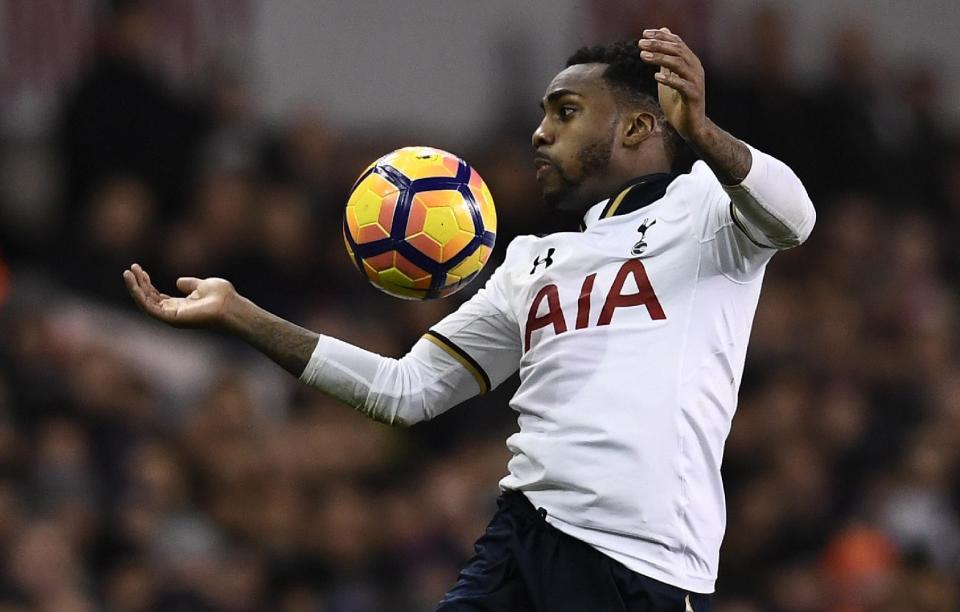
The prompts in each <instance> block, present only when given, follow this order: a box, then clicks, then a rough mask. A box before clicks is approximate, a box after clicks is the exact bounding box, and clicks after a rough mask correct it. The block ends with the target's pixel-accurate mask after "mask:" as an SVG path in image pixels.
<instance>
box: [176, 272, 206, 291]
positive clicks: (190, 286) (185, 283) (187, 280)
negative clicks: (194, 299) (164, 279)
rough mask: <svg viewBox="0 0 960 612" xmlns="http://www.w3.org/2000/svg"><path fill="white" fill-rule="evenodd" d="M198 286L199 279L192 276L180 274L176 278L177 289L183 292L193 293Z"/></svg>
mask: <svg viewBox="0 0 960 612" xmlns="http://www.w3.org/2000/svg"><path fill="white" fill-rule="evenodd" d="M199 286H200V279H199V278H194V277H192V276H181V277H180V278H178V279H177V289H179V290H180V291H182V292H183V293H187V294H189V293H193V292H194V291H196V290H197V287H199Z"/></svg>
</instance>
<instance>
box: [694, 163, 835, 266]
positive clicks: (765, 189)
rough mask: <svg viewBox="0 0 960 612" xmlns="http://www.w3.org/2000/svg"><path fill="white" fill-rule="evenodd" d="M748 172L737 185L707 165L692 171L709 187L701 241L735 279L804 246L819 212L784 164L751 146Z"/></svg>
mask: <svg viewBox="0 0 960 612" xmlns="http://www.w3.org/2000/svg"><path fill="white" fill-rule="evenodd" d="M747 146H748V147H749V148H750V153H751V156H752V162H751V166H750V172H749V173H748V174H747V177H746V178H745V179H744V180H743V181H742V182H741V183H740V184H739V185H732V186H727V185H721V184H720V182H719V181H718V180H717V179H716V177H715V176H714V175H713V172H712V171H711V170H710V168H709V167H708V166H707V165H706V164H705V163H703V162H697V163H696V164H695V165H694V170H693V172H694V173H699V174H700V175H701V176H702V177H703V178H705V179H706V180H705V184H706V185H707V188H706V194H705V197H704V200H705V202H704V205H703V206H702V208H701V209H700V210H699V211H697V212H698V214H699V215H700V224H699V225H700V239H701V241H703V242H711V243H712V246H713V249H714V252H715V254H716V258H717V263H718V265H719V267H720V269H721V270H722V272H723V273H724V274H726V275H727V276H729V277H730V278H732V279H734V280H737V281H746V280H750V279H751V278H753V277H755V276H756V275H757V274H758V273H759V272H760V271H761V270H762V269H763V267H764V266H765V265H766V264H767V262H768V261H769V260H770V258H771V257H772V256H773V255H774V253H776V252H777V250H780V249H787V248H791V247H794V246H797V245H799V244H802V243H803V242H804V241H805V240H806V239H807V237H808V236H809V235H810V232H811V231H812V229H813V225H814V223H815V221H816V211H815V210H814V208H813V203H812V202H811V201H810V197H809V196H808V195H807V191H806V189H805V188H804V187H803V184H802V183H801V182H800V179H799V178H797V176H796V174H794V172H793V171H792V170H791V169H790V168H789V167H788V166H787V165H786V164H784V163H783V162H781V161H779V160H777V159H775V158H774V157H771V156H770V155H767V154H766V153H763V152H761V151H758V150H756V149H754V148H753V147H750V146H749V145H747Z"/></svg>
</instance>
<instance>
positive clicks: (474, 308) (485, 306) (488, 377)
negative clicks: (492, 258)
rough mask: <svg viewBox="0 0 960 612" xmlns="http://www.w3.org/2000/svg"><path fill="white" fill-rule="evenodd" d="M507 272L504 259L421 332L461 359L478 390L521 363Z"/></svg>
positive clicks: (506, 375) (503, 377) (492, 384)
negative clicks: (462, 299)
mask: <svg viewBox="0 0 960 612" xmlns="http://www.w3.org/2000/svg"><path fill="white" fill-rule="evenodd" d="M508 261H509V254H508ZM507 274H508V265H507V263H504V264H503V265H501V266H500V267H499V268H497V270H495V271H494V273H493V275H492V276H491V277H490V279H489V280H488V281H487V283H486V285H484V287H483V288H482V289H480V291H478V292H477V293H476V294H475V295H474V296H473V297H472V298H470V299H469V300H468V301H466V302H464V303H463V305H461V306H460V308H458V309H457V310H456V312H453V313H451V314H449V315H447V316H446V317H445V318H444V319H443V320H441V321H440V322H439V323H437V324H436V325H434V326H433V327H432V328H430V330H429V331H427V333H426V334H424V336H423V339H424V340H427V341H429V342H431V343H432V344H433V345H435V346H436V347H438V348H440V349H441V350H443V351H444V352H446V353H447V354H448V355H449V356H450V357H451V358H453V359H455V360H456V361H457V362H458V363H460V365H461V366H462V367H463V368H464V369H465V370H466V371H468V372H469V373H470V374H471V375H472V376H473V377H474V379H475V380H476V382H477V385H478V386H479V388H480V393H481V394H482V393H486V392H487V391H490V390H491V389H495V388H496V387H497V386H499V385H500V384H501V383H502V382H503V381H504V380H506V379H507V378H509V377H510V376H511V375H512V374H513V373H514V372H516V371H517V369H518V368H519V367H520V355H521V353H522V351H521V345H520V327H519V324H518V322H517V319H516V317H515V316H514V314H513V311H512V309H511V308H510V302H509V299H508V295H509V288H508V287H507V278H506V276H507Z"/></svg>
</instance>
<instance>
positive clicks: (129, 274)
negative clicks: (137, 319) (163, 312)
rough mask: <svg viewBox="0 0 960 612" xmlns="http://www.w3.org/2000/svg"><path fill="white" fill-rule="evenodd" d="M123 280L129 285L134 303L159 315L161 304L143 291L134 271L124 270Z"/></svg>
mask: <svg viewBox="0 0 960 612" xmlns="http://www.w3.org/2000/svg"><path fill="white" fill-rule="evenodd" d="M123 280H124V282H125V283H126V285H127V291H128V292H129V293H130V297H132V298H133V301H134V303H135V304H136V305H137V306H138V307H139V308H140V310H142V311H143V312H145V313H147V314H148V315H151V316H154V317H156V316H159V314H160V311H159V304H157V303H156V302H154V301H153V300H150V299H149V298H148V297H147V295H146V294H145V293H144V292H143V288H142V287H141V286H140V284H139V282H138V281H137V277H136V275H135V274H134V273H133V271H131V270H125V271H124V272H123Z"/></svg>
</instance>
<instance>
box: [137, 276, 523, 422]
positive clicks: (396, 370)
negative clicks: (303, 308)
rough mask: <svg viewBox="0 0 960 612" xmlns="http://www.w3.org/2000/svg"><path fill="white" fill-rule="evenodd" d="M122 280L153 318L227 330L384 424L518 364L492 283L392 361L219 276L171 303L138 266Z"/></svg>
mask: <svg viewBox="0 0 960 612" xmlns="http://www.w3.org/2000/svg"><path fill="white" fill-rule="evenodd" d="M123 278H124V281H125V282H126V285H127V289H128V291H129V292H130V295H131V296H132V297H133V299H134V301H135V302H136V303H137V305H138V306H139V307H140V309H141V310H143V311H144V312H145V313H147V314H148V315H150V316H152V317H153V318H155V319H158V320H160V321H163V322H164V323H167V324H169V325H172V326H174V327H185V328H209V329H219V330H223V331H226V332H228V333H230V334H233V335H235V336H237V337H239V338H241V339H242V340H244V341H246V342H247V343H248V344H250V345H251V346H253V347H254V348H256V349H257V350H259V351H260V352H262V353H263V354H265V355H266V356H267V357H269V358H270V359H272V360H273V361H274V362H276V363H277V364H279V365H280V366H282V367H283V368H284V369H285V370H287V371H288V372H290V373H291V374H293V375H294V376H297V377H298V378H299V379H300V380H301V381H302V382H304V383H306V384H308V385H310V386H313V387H316V388H317V389H319V390H321V391H323V392H325V393H327V394H329V395H331V396H333V397H335V398H337V399H339V400H341V401H343V402H345V403H347V404H350V405H351V406H353V407H355V408H357V409H358V410H360V411H361V412H363V413H364V414H366V415H367V416H369V417H371V418H373V419H376V420H379V421H383V422H386V423H390V424H399V425H409V424H412V423H416V422H418V421H422V420H426V419H430V418H433V417H434V416H436V415H437V414H440V413H441V412H444V411H445V410H447V409H449V408H451V407H452V406H455V405H457V404H459V403H461V402H463V401H465V400H467V399H469V398H470V397H473V396H474V395H477V394H479V393H485V392H486V391H488V390H489V389H491V388H493V387H496V386H497V385H498V384H500V383H501V382H503V380H505V379H506V378H507V377H509V376H510V374H512V373H513V372H514V371H516V369H517V367H518V365H519V344H518V341H517V340H516V334H515V333H512V331H511V328H510V324H509V322H505V321H503V320H502V319H503V317H497V316H496V315H497V314H498V313H499V312H500V310H499V306H498V304H497V303H496V302H495V297H494V294H496V293H498V292H497V291H496V289H495V287H494V286H493V285H494V284H495V283H494V280H491V282H490V283H488V286H487V287H486V288H485V289H482V290H481V291H480V292H478V293H477V294H476V295H475V296H474V297H473V298H472V299H471V300H470V301H468V302H467V303H465V304H464V305H463V306H461V308H460V309H459V310H458V311H457V312H455V313H453V314H451V315H449V316H448V317H447V318H445V319H444V320H443V321H441V322H440V323H439V324H438V325H437V326H435V328H434V329H433V330H431V331H429V332H428V333H427V334H425V335H424V337H423V338H422V339H421V340H420V341H418V342H417V343H416V344H415V345H414V347H413V348H412V349H411V350H410V352H409V353H408V354H407V355H405V356H404V357H402V358H401V359H391V358H387V357H383V356H381V355H377V354H375V353H372V352H370V351H366V350H364V349H361V348H359V347H356V346H353V345H351V344H348V343H346V342H342V341H340V340H337V339H336V338H333V337H330V336H326V335H321V334H317V333H315V332H312V331H310V330H307V329H304V328H302V327H300V326H298V325H295V324H294V323H291V322H289V321H286V320H284V319H282V318H280V317H278V316H276V315H274V314H272V313H270V312H268V311H266V310H264V309H262V308H260V307H259V306H257V305H256V304H254V303H253V302H251V301H250V300H248V299H246V298H244V297H243V296H241V295H240V294H239V293H238V292H237V291H236V289H235V288H234V287H233V285H232V284H231V283H230V282H228V281H226V280H224V279H220V278H207V279H198V278H189V277H188V278H181V279H179V280H178V281H177V287H178V288H179V289H180V290H181V291H182V292H184V293H185V294H186V295H185V296H184V297H171V296H169V295H167V294H164V293H160V292H159V291H158V290H157V289H156V288H155V287H154V286H153V283H152V282H151V281H150V277H149V275H148V274H147V272H146V271H145V270H143V269H142V268H141V267H140V266H139V265H136V264H134V265H133V266H132V267H131V268H130V269H129V270H126V271H124V273H123ZM461 345H462V346H461ZM468 351H469V352H468ZM471 353H473V354H475V355H477V358H476V359H474V357H471Z"/></svg>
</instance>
